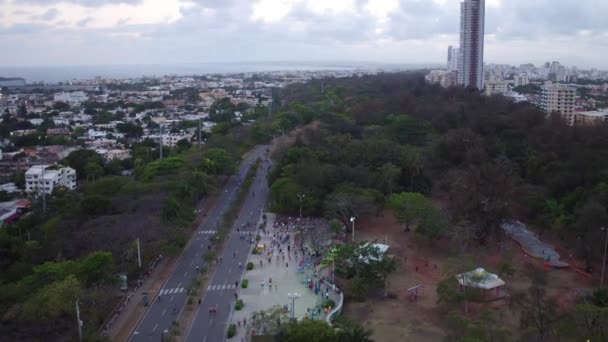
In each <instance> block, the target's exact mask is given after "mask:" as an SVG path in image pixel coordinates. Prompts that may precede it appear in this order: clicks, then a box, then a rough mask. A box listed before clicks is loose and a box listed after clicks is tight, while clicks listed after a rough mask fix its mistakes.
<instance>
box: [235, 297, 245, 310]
mask: <svg viewBox="0 0 608 342" xmlns="http://www.w3.org/2000/svg"><path fill="white" fill-rule="evenodd" d="M244 306H245V303H243V300H242V299H239V300H237V301H236V303H234V310H236V311H240V310H241V309H243V307H244Z"/></svg>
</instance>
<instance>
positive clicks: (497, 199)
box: [269, 72, 608, 271]
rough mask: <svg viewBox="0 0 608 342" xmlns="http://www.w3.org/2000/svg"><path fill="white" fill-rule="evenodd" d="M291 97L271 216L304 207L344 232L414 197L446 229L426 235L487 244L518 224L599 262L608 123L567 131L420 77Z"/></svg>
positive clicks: (555, 119)
mask: <svg viewBox="0 0 608 342" xmlns="http://www.w3.org/2000/svg"><path fill="white" fill-rule="evenodd" d="M322 82H323V83H322ZM282 100H283V102H284V103H289V106H287V107H286V109H285V110H284V111H282V112H281V113H279V114H277V116H276V118H275V120H278V122H279V123H280V124H281V125H283V126H286V127H298V129H297V133H296V134H294V135H292V137H293V139H292V140H293V141H292V142H291V143H290V144H288V145H286V147H284V148H283V151H282V153H281V155H280V157H279V162H278V167H277V168H276V169H275V171H274V172H273V173H272V174H271V176H270V179H269V183H270V185H271V196H272V198H271V204H272V207H273V209H274V210H276V211H278V212H285V213H287V212H289V213H297V210H298V209H299V206H300V204H301V205H302V207H303V211H304V212H305V213H307V214H318V215H325V216H326V217H328V218H332V219H333V218H335V219H339V220H341V221H342V223H343V224H344V225H347V221H348V218H349V217H351V216H361V215H369V214H375V213H378V212H379V211H380V210H381V209H382V208H383V207H384V206H385V205H388V206H391V207H395V206H399V205H404V202H403V199H402V200H400V199H399V198H398V197H396V196H392V198H391V194H395V193H399V192H407V193H412V192H416V193H421V194H424V195H427V196H429V197H431V198H433V199H434V202H435V203H436V206H439V207H440V208H441V209H442V212H443V213H444V215H443V216H444V217H442V219H443V220H444V222H449V224H447V223H444V224H440V223H438V222H430V223H429V224H428V225H425V226H426V227H428V230H427V231H423V233H428V234H427V235H428V237H431V238H433V237H437V236H439V235H440V234H439V233H440V232H439V231H438V230H439V229H441V226H443V227H444V228H445V226H448V225H467V226H469V227H473V228H474V231H475V232H474V233H475V234H474V236H475V239H476V240H477V241H478V242H479V243H484V242H485V241H486V240H487V239H501V238H502V235H501V234H497V233H498V227H499V224H500V223H501V222H503V221H505V220H514V219H519V220H522V221H524V222H527V223H529V224H531V225H532V226H533V227H534V228H535V229H537V230H538V231H539V232H541V233H542V232H546V233H547V234H548V235H551V236H554V237H555V238H560V239H561V240H562V242H563V244H564V245H565V246H567V247H568V248H570V249H571V250H572V251H573V252H575V253H576V254H577V255H578V256H580V257H581V258H583V259H584V260H585V261H586V263H587V270H588V271H593V265H597V263H598V262H599V260H600V257H601V251H602V250H603V234H602V231H601V230H600V228H601V227H602V226H603V225H605V224H606V220H607V219H608V216H607V214H606V209H605V208H606V205H608V178H607V177H608V173H607V171H608V126H606V125H601V126H595V127H569V126H567V125H566V124H565V123H564V122H563V121H562V120H561V119H560V117H559V116H557V115H553V116H546V115H545V114H544V113H543V112H541V111H540V110H539V109H537V108H535V107H534V106H533V105H531V104H529V103H513V102H511V101H509V100H507V99H505V98H503V97H500V96H495V97H486V96H482V95H480V94H479V93H478V92H477V91H475V90H473V89H463V88H450V89H443V88H441V87H439V86H436V85H428V84H425V83H424V80H423V74H422V73H420V72H409V73H403V74H381V75H377V76H362V77H356V78H347V79H330V80H324V81H320V80H317V81H312V82H309V83H306V84H300V85H294V86H291V87H288V88H287V89H285V90H284V91H283V97H282ZM299 194H303V195H304V196H298V195H299ZM405 200H406V201H408V200H413V201H414V202H412V203H415V202H416V201H417V200H416V199H415V198H414V199H407V198H405ZM300 201H301V202H300ZM406 204H407V203H406ZM427 216H428V217H429V218H430V217H433V216H435V215H427ZM404 219H407V217H406V218H404ZM549 233H550V234H549Z"/></svg>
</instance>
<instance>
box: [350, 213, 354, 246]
mask: <svg viewBox="0 0 608 342" xmlns="http://www.w3.org/2000/svg"><path fill="white" fill-rule="evenodd" d="M350 222H352V224H353V235H352V242H353V243H354V242H355V217H354V216H353V217H351V218H350Z"/></svg>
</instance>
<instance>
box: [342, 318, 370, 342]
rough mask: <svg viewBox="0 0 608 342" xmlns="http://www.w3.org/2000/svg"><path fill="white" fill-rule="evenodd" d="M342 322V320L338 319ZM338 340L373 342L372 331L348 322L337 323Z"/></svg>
mask: <svg viewBox="0 0 608 342" xmlns="http://www.w3.org/2000/svg"><path fill="white" fill-rule="evenodd" d="M340 321H342V319H340ZM337 325H338V328H337V331H338V340H339V341H340V342H374V339H373V338H372V331H371V330H368V329H365V328H364V327H362V326H361V325H359V324H357V323H355V322H352V321H350V320H344V321H342V322H338V324H337Z"/></svg>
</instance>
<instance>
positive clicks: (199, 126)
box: [198, 119, 202, 148]
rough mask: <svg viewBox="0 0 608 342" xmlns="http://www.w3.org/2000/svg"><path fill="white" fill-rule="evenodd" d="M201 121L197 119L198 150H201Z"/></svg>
mask: <svg viewBox="0 0 608 342" xmlns="http://www.w3.org/2000/svg"><path fill="white" fill-rule="evenodd" d="M201 120H202V119H198V148H201Z"/></svg>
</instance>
